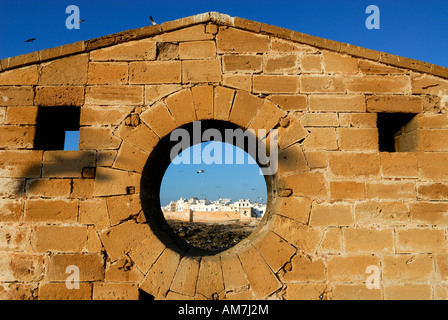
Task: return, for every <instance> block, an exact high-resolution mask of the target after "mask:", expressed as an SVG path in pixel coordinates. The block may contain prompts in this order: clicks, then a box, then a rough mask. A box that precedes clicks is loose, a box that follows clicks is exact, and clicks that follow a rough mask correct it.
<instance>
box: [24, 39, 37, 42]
mask: <svg viewBox="0 0 448 320" xmlns="http://www.w3.org/2000/svg"><path fill="white" fill-rule="evenodd" d="M35 40H36V38H29V39H28V40H25V42H33V41H35Z"/></svg>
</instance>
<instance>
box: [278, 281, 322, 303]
mask: <svg viewBox="0 0 448 320" xmlns="http://www.w3.org/2000/svg"><path fill="white" fill-rule="evenodd" d="M325 289H326V286H325V285H324V284H314V283H309V284H308V283H307V284H302V283H289V284H288V285H287V286H286V291H285V296H284V297H285V299H286V300H320V299H322V298H323V297H325Z"/></svg>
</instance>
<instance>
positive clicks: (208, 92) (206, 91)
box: [191, 85, 214, 120]
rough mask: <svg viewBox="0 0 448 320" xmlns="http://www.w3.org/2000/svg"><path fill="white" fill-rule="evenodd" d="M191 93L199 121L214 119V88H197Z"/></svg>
mask: <svg viewBox="0 0 448 320" xmlns="http://www.w3.org/2000/svg"><path fill="white" fill-rule="evenodd" d="M191 92H192V93H193V101H194V106H195V110H196V116H197V118H198V120H206V119H213V100H214V88H213V86H209V85H206V86H195V87H193V88H191Z"/></svg>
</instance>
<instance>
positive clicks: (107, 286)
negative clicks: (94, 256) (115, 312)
mask: <svg viewBox="0 0 448 320" xmlns="http://www.w3.org/2000/svg"><path fill="white" fill-rule="evenodd" d="M92 298H93V300H138V298H139V291H138V287H137V284H135V283H118V282H94V283H93V297H92Z"/></svg>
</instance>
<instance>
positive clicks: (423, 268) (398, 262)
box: [383, 255, 434, 283]
mask: <svg viewBox="0 0 448 320" xmlns="http://www.w3.org/2000/svg"><path fill="white" fill-rule="evenodd" d="M433 272H434V258H433V257H431V256H428V255H386V256H385V257H384V262H383V279H384V281H386V282H402V283H403V282H408V281H425V280H430V279H431V278H432V276H433Z"/></svg>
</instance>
